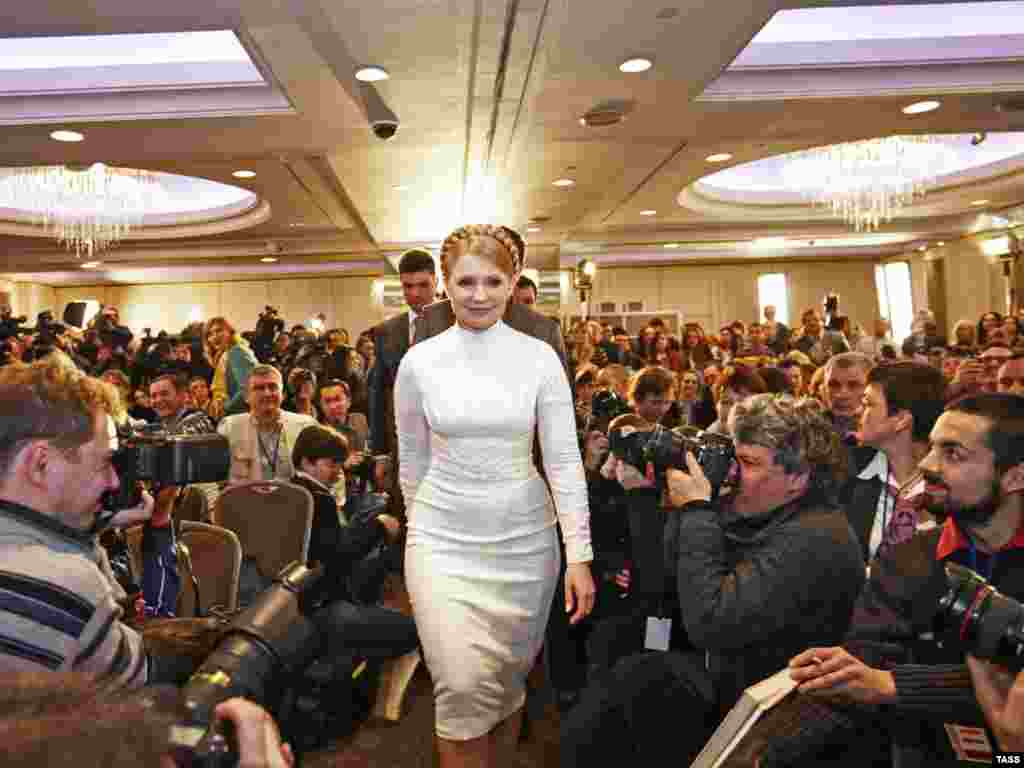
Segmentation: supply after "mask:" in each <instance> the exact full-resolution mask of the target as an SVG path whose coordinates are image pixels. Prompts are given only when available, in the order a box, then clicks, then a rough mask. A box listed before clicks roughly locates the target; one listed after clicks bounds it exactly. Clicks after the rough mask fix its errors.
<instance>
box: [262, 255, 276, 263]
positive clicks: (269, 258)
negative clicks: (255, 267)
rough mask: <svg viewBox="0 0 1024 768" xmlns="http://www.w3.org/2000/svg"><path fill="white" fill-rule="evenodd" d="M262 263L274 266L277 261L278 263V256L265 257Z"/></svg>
mask: <svg viewBox="0 0 1024 768" xmlns="http://www.w3.org/2000/svg"><path fill="white" fill-rule="evenodd" d="M260 261H262V262H263V263H264V264H273V263H274V262H275V261H277V256H264V257H263V258H262V259H260Z"/></svg>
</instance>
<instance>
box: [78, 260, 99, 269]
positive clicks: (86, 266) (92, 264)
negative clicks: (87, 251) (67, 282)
mask: <svg viewBox="0 0 1024 768" xmlns="http://www.w3.org/2000/svg"><path fill="white" fill-rule="evenodd" d="M102 263H103V262H102V261H83V262H82V269H96V267H98V266H99V265H100V264H102Z"/></svg>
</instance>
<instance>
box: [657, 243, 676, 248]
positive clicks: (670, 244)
mask: <svg viewBox="0 0 1024 768" xmlns="http://www.w3.org/2000/svg"><path fill="white" fill-rule="evenodd" d="M661 247H662V248H678V247H679V243H665V244H664V245H663V246H661Z"/></svg>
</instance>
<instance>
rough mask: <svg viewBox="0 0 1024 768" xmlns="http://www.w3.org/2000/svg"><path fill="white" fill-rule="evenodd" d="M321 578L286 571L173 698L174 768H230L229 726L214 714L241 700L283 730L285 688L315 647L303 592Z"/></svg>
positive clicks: (232, 743)
mask: <svg viewBox="0 0 1024 768" xmlns="http://www.w3.org/2000/svg"><path fill="white" fill-rule="evenodd" d="M321 573H322V570H321V568H320V567H319V566H318V567H317V568H315V569H310V568H308V567H307V566H306V565H304V564H302V563H298V562H295V563H292V564H291V565H289V566H287V567H286V568H285V569H284V570H282V571H281V573H280V574H279V575H278V577H277V579H275V581H274V584H273V585H272V586H271V587H269V588H268V589H267V590H265V591H264V592H262V593H261V594H260V596H259V598H258V599H257V600H256V602H254V603H253V604H252V605H251V606H250V607H249V608H247V609H246V610H244V611H242V613H240V614H239V615H238V616H237V617H235V619H234V620H233V621H232V622H231V624H230V625H229V626H228V627H227V628H226V630H225V632H224V635H223V637H222V638H221V640H220V642H219V643H218V644H217V647H216V648H215V649H214V651H213V653H211V654H210V655H209V656H208V657H207V658H206V660H205V661H204V662H203V663H202V664H201V665H200V667H199V669H198V670H196V672H195V674H193V675H192V677H191V678H189V680H188V682H187V683H186V684H185V685H184V687H183V688H182V691H181V701H182V704H183V707H184V711H185V715H184V717H183V719H182V721H181V722H180V723H177V724H175V725H173V726H171V734H170V751H171V754H172V755H173V756H174V761H175V764H176V765H178V766H181V768H221V767H222V766H223V767H224V768H228V767H229V766H236V765H238V760H239V754H238V744H237V740H236V737H235V733H234V728H233V727H232V725H231V723H229V722H225V721H217V720H216V718H215V716H214V709H215V708H216V707H217V705H218V704H220V703H221V702H222V701H226V700H228V699H231V698H234V697H236V696H241V697H244V698H246V699H249V700H251V701H253V702H255V703H257V704H259V705H260V706H262V707H263V708H264V709H266V710H267V711H268V712H270V713H271V714H272V715H273V716H274V719H275V720H276V721H277V722H278V724H279V725H281V727H282V730H285V731H286V730H287V724H288V718H289V716H290V709H291V703H290V701H289V696H288V691H289V687H290V681H291V680H292V679H293V678H294V677H295V676H296V675H297V674H299V673H300V672H302V670H304V669H305V668H306V667H307V666H309V664H310V662H311V661H312V660H313V658H314V657H315V656H316V655H317V654H318V653H319V652H320V650H321V646H322V645H323V641H322V639H321V636H320V633H319V631H318V629H317V627H316V625H315V624H314V623H313V621H311V620H310V618H309V614H310V612H311V609H312V608H313V607H314V606H313V605H312V604H311V598H310V596H311V595H312V593H313V592H314V591H315V590H313V589H311V588H312V587H313V586H314V585H315V584H316V582H317V581H319V579H320V576H321Z"/></svg>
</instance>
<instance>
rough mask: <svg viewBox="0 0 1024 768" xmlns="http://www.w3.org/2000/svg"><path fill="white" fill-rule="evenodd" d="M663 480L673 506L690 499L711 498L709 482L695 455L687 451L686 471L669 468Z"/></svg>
mask: <svg viewBox="0 0 1024 768" xmlns="http://www.w3.org/2000/svg"><path fill="white" fill-rule="evenodd" d="M665 480H666V483H667V484H668V496H669V500H670V502H671V503H672V506H673V507H681V506H683V505H684V504H689V503H690V502H691V501H710V500H711V483H710V482H708V478H707V476H706V475H705V474H704V470H703V469H701V466H700V462H699V461H697V457H696V456H695V455H694V454H692V453H690V452H689V451H688V452H687V453H686V472H682V471H680V470H678V469H670V470H668V472H667V473H666V474H665Z"/></svg>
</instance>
